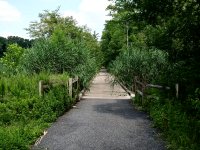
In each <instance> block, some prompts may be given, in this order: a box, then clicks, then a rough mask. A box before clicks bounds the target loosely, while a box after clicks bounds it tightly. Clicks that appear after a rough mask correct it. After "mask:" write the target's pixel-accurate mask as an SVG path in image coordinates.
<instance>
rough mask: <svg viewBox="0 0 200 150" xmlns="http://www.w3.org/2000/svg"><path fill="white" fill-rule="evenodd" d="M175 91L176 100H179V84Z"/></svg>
mask: <svg viewBox="0 0 200 150" xmlns="http://www.w3.org/2000/svg"><path fill="white" fill-rule="evenodd" d="M175 89H176V98H177V99H178V93H179V85H178V83H176V84H175Z"/></svg>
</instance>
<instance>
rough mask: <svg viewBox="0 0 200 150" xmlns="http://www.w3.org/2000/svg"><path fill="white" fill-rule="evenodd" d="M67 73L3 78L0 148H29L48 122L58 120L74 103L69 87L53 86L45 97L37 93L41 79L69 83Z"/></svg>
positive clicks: (0, 97) (0, 82)
mask: <svg viewBox="0 0 200 150" xmlns="http://www.w3.org/2000/svg"><path fill="white" fill-rule="evenodd" d="M67 79H68V76H67V74H63V75H54V76H52V75H49V74H46V73H41V74H39V75H36V74H35V75H23V74H19V75H17V76H12V77H9V78H8V77H1V80H0V89H1V96H0V134H1V136H0V149H10V150H11V149H30V145H31V144H33V142H34V141H35V140H36V139H37V138H38V137H39V136H40V135H41V133H42V132H43V130H44V129H45V128H46V127H47V126H48V125H49V123H51V122H53V121H55V119H56V118H57V117H58V116H60V115H61V114H62V113H63V112H64V111H66V110H67V109H69V108H70V107H71V105H72V104H73V103H74V99H71V98H70V97H69V96H68V94H67V93H66V91H67V87H66V86H63V85H60V86H59V85H58V86H56V87H53V88H52V89H51V90H50V91H49V92H48V93H46V94H45V95H44V97H40V96H39V93H38V82H39V80H44V81H45V82H49V80H56V81H57V80H58V81H59V82H63V80H64V81H65V82H66V81H67Z"/></svg>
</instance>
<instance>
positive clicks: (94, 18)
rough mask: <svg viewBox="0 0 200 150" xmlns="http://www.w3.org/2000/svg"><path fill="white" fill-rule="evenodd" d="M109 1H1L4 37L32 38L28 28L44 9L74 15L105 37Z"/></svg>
mask: <svg viewBox="0 0 200 150" xmlns="http://www.w3.org/2000/svg"><path fill="white" fill-rule="evenodd" d="M108 4H109V2H108V0H0V36H3V37H7V36H19V37H23V38H29V35H28V34H26V31H25V30H24V28H27V27H29V23H30V22H31V21H35V20H38V14H39V13H41V12H43V10H55V9H56V8H57V7H58V6H60V13H61V14H62V15H64V16H73V17H74V18H75V19H76V20H77V22H78V24H79V25H87V26H88V27H89V28H90V29H91V30H92V31H96V32H97V33H99V35H100V36H101V32H102V30H103V28H104V23H105V20H107V19H109V17H107V14H108V12H106V11H105V9H106V7H107V5H108Z"/></svg>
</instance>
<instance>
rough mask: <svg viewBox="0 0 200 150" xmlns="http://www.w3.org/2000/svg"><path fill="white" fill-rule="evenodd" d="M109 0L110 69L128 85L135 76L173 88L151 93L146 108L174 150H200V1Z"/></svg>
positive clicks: (106, 45)
mask: <svg viewBox="0 0 200 150" xmlns="http://www.w3.org/2000/svg"><path fill="white" fill-rule="evenodd" d="M110 1H112V2H113V3H112V4H111V5H110V6H108V8H107V9H108V10H109V11H110V15H111V16H112V20H110V21H108V22H107V23H106V26H105V29H104V32H103V33H104V34H103V36H102V43H101V44H102V45H101V47H102V48H103V52H104V54H106V55H105V56H106V58H105V59H106V61H107V62H108V63H109V62H110V63H111V65H110V71H111V72H112V73H113V74H114V75H116V77H117V78H119V79H120V80H122V81H123V82H124V83H125V84H126V85H127V86H128V87H129V88H130V87H132V86H133V85H132V83H133V76H139V80H140V81H142V82H144V83H156V84H159V85H167V86H170V87H171V89H172V90H171V91H169V93H162V94H161V93H160V92H158V91H155V90H153V91H151V92H150V94H151V96H150V97H151V98H150V97H148V100H147V101H146V102H145V104H144V105H143V107H145V108H147V110H148V111H149V112H150V114H151V116H152V118H153V119H154V122H155V124H156V126H157V127H159V128H161V129H162V131H163V132H164V133H165V135H166V137H167V139H168V141H169V142H170V144H169V145H170V146H169V148H170V149H198V147H199V138H198V137H199V117H198V116H199V101H200V100H199V90H198V88H199V84H200V75H199V74H200V71H199V66H200V63H199V58H200V57H199V56H200V51H199V49H200V47H199V46H200V38H199V37H200V36H199V26H200V24H199V23H200V22H199V16H200V3H199V1H196V0H165V1H162V0H143V1H139V0H135V1H130V0H128V1H124V0H110ZM116 26H117V28H116ZM116 33H117V34H116ZM115 34H116V35H117V36H116V35H115ZM116 37H119V39H120V42H122V43H120V42H119V41H117V40H116ZM121 37H123V38H121ZM110 43H112V45H117V44H118V43H120V47H115V46H113V47H112V46H110V45H109V44H110ZM133 46H134V47H137V48H134V49H139V50H140V51H142V52H140V51H139V52H138V51H137V50H136V51H135V50H133V49H132V48H130V47H133ZM128 48H129V50H127V49H128ZM130 49H131V51H130ZM155 49H157V50H156V51H157V52H155V53H156V55H152V53H154V50H155ZM133 51H135V52H133ZM112 54H114V57H112ZM129 54H130V55H129ZM113 60H114V61H113ZM157 67H158V68H157ZM175 83H179V99H176V98H174V85H175ZM195 90H196V92H195V93H194V91H195ZM158 93H159V94H158ZM172 93H173V94H172ZM152 97H153V98H152ZM166 99H173V100H174V101H173V102H172V100H171V101H167V100H166ZM178 100H179V101H180V102H178ZM137 101H138V102H140V100H139V99H138V97H137V98H136V102H137Z"/></svg>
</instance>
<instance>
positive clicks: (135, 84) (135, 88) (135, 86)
mask: <svg viewBox="0 0 200 150" xmlns="http://www.w3.org/2000/svg"><path fill="white" fill-rule="evenodd" d="M136 81H137V76H135V77H134V92H135V94H136V91H137V83H136Z"/></svg>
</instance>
